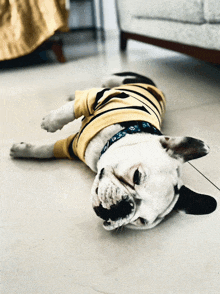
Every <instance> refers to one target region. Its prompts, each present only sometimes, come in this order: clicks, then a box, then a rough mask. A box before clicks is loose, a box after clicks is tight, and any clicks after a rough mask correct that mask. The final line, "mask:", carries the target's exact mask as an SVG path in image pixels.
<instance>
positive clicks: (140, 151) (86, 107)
mask: <svg viewBox="0 0 220 294" xmlns="http://www.w3.org/2000/svg"><path fill="white" fill-rule="evenodd" d="M165 107H166V101H165V96H164V94H163V93H162V92H161V91H160V90H159V89H158V88H157V87H156V85H155V83H154V82H153V81H152V80H151V79H149V78H147V77H145V76H142V75H139V74H136V73H132V72H123V73H117V74H114V75H112V76H110V77H109V78H107V79H106V80H105V81H104V84H103V87H102V88H93V89H90V90H85V91H76V92H75V99H73V101H70V102H68V103H66V104H65V105H64V106H62V107H61V108H59V109H58V110H54V111H51V112H50V113H49V114H48V115H47V116H45V117H44V118H43V121H42V124H41V127H42V128H43V129H45V130H46V131H48V132H55V131H57V130H59V129H62V128H63V126H64V125H66V124H68V123H69V122H72V121H73V120H74V119H76V118H79V117H82V126H81V128H80V130H79V132H78V133H77V134H74V135H71V136H70V137H68V138H67V139H64V140H60V141H58V142H56V143H55V144H50V145H43V146H35V145H32V144H26V143H23V142H22V143H19V144H14V145H13V146H12V148H11V150H10V155H11V157H13V158H39V159H40V158H69V159H71V160H74V159H75V158H79V159H80V160H82V161H83V162H84V163H85V164H87V166H88V167H89V168H90V169H91V170H92V171H94V172H95V173H97V174H96V176H95V179H94V183H93V186H92V189H91V195H92V207H93V209H94V211H95V213H96V214H97V216H99V217H100V218H102V219H103V220H104V222H103V226H104V228H105V229H106V230H109V231H110V230H114V229H117V228H120V227H128V228H131V229H140V230H143V229H151V228H153V227H155V226H156V225H158V224H159V223H160V222H161V221H162V220H163V219H164V218H165V217H166V216H167V215H168V214H170V213H171V211H173V210H176V211H184V212H185V213H188V214H195V215H200V214H209V213H211V212H213V211H214V210H215V209H216V206H217V202H216V200H215V199H214V198H213V197H211V196H208V195H202V194H198V193H196V192H193V191H192V190H190V189H189V188H187V187H185V186H184V185H183V182H182V180H181V168H182V165H183V163H184V162H187V161H189V160H193V159H196V158H200V157H202V156H205V155H207V154H208V152H209V147H208V146H207V145H206V144H205V143H204V142H203V141H201V140H198V139H195V138H191V137H170V136H164V135H162V133H161V123H162V119H163V116H164V113H165Z"/></svg>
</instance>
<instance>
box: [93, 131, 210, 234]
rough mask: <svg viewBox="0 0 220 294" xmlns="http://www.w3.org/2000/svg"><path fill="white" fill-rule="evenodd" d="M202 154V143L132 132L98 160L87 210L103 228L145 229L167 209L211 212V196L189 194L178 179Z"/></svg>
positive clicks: (156, 221)
mask: <svg viewBox="0 0 220 294" xmlns="http://www.w3.org/2000/svg"><path fill="white" fill-rule="evenodd" d="M131 136H132V137H131ZM208 152H209V148H208V146H207V145H205V144H204V142H203V141H200V140H197V139H194V138H191V137H178V138H173V137H165V136H155V135H147V136H146V135H144V134H138V135H130V136H126V137H125V138H124V139H123V140H119V141H118V142H116V143H114V144H113V145H112V146H111V147H110V148H109V149H108V150H107V151H106V153H104V154H103V155H102V157H101V158H100V160H99V163H98V173H97V176H96V178H95V181H94V184H93V187H92V203H93V208H94V210H95V212H96V214H97V215H98V216H99V217H101V218H102V219H104V220H105V221H104V228H105V229H107V230H113V229H115V228H118V227H121V226H127V227H129V228H133V229H150V228H153V227H154V226H156V225H157V224H159V223H160V222H161V221H162V220H163V219H164V217H165V216H166V215H167V214H169V213H170V212H171V211H172V210H173V209H176V210H184V211H185V212H186V213H190V214H207V213H211V212H212V211H214V210H215V208H216V201H215V199H214V198H212V197H210V196H206V195H200V194H197V193H195V192H193V191H191V190H190V189H188V188H186V187H185V186H183V184H182V180H181V166H182V164H183V163H184V162H186V161H189V160H192V159H196V158H199V157H202V156H205V155H206V154H208Z"/></svg>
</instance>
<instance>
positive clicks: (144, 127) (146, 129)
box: [100, 121, 162, 157]
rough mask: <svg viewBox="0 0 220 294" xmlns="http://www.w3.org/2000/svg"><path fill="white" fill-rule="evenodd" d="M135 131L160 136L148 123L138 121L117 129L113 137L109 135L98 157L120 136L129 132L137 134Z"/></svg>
mask: <svg viewBox="0 0 220 294" xmlns="http://www.w3.org/2000/svg"><path fill="white" fill-rule="evenodd" d="M137 133H148V134H152V135H158V136H161V135H162V133H161V132H160V131H159V130H158V129H157V128H155V127H154V126H152V125H151V124H150V123H148V122H145V121H138V122H136V123H135V124H134V125H130V126H129V127H127V128H124V129H123V130H121V131H119V132H118V133H116V134H115V135H114V136H113V137H111V139H110V140H108V142H107V143H106V144H105V146H104V147H103V149H102V151H101V155H100V157H101V156H102V155H103V154H104V153H105V151H106V150H107V149H108V148H109V147H110V146H111V145H112V144H113V143H115V142H117V141H118V140H120V139H121V138H123V137H125V136H126V135H128V134H129V135H131V134H137Z"/></svg>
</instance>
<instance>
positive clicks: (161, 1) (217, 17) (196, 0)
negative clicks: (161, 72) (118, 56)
mask: <svg viewBox="0 0 220 294" xmlns="http://www.w3.org/2000/svg"><path fill="white" fill-rule="evenodd" d="M116 7H117V15H118V23H119V28H120V38H121V40H120V46H121V50H125V49H126V45H127V41H128V40H129V39H134V40H138V41H142V42H146V43H149V44H153V45H157V46H160V47H164V48H167V49H171V50H174V51H178V52H181V53H185V54H188V55H191V56H193V57H196V58H199V59H202V60H205V61H208V62H213V63H218V64H220V0H153V1H152V0H135V1H134V0H116Z"/></svg>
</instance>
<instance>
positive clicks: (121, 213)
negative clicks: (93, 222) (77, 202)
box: [94, 199, 134, 221]
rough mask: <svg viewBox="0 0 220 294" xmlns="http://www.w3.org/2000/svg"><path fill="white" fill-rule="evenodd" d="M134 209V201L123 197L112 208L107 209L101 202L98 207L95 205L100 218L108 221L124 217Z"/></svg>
mask: <svg viewBox="0 0 220 294" xmlns="http://www.w3.org/2000/svg"><path fill="white" fill-rule="evenodd" d="M133 209H134V205H133V202H132V201H129V200H128V199H123V200H121V201H120V202H118V203H117V204H113V205H112V206H111V208H110V209H106V208H104V207H103V206H102V204H100V205H99V206H97V207H94V211H95V213H96V214H97V216H99V217H100V218H102V219H104V220H106V221H108V220H109V219H111V220H112V221H116V220H118V219H121V218H122V219H123V218H125V217H126V216H128V215H129V214H131V212H132V211H133Z"/></svg>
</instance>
